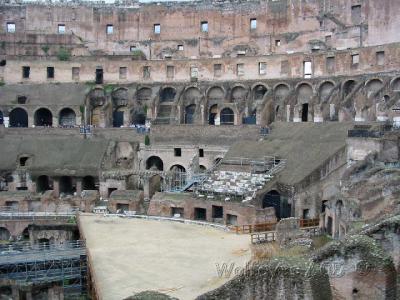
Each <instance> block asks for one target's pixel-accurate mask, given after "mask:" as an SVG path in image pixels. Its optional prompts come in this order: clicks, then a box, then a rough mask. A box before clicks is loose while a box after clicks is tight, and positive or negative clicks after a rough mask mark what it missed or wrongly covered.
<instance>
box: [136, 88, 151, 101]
mask: <svg viewBox="0 0 400 300" xmlns="http://www.w3.org/2000/svg"><path fill="white" fill-rule="evenodd" d="M151 95H152V91H151V89H150V88H141V89H140V90H138V91H137V94H136V98H137V101H138V102H139V103H141V102H146V101H149V100H151Z"/></svg>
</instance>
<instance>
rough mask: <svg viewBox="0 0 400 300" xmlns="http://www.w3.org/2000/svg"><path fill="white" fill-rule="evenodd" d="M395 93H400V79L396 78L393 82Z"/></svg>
mask: <svg viewBox="0 0 400 300" xmlns="http://www.w3.org/2000/svg"><path fill="white" fill-rule="evenodd" d="M392 90H393V92H400V78H396V79H394V80H393V82H392Z"/></svg>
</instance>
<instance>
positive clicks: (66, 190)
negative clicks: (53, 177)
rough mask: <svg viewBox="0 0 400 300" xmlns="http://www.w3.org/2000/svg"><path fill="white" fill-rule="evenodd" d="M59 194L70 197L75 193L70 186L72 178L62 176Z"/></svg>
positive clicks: (71, 185)
mask: <svg viewBox="0 0 400 300" xmlns="http://www.w3.org/2000/svg"><path fill="white" fill-rule="evenodd" d="M59 188H60V193H63V194H67V195H71V194H73V193H74V192H75V189H74V187H73V184H72V177H70V176H62V177H61V178H60V182H59Z"/></svg>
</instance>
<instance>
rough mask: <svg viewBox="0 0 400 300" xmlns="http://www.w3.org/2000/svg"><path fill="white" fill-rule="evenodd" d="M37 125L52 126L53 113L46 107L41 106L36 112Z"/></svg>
mask: <svg viewBox="0 0 400 300" xmlns="http://www.w3.org/2000/svg"><path fill="white" fill-rule="evenodd" d="M35 125H36V126H52V125H53V115H52V114H51V112H50V111H49V110H48V109H46V108H40V109H38V110H37V111H36V112H35Z"/></svg>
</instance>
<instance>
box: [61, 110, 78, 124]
mask: <svg viewBox="0 0 400 300" xmlns="http://www.w3.org/2000/svg"><path fill="white" fill-rule="evenodd" d="M59 124H60V125H61V126H69V127H73V126H75V124H76V114H75V112H74V111H73V110H72V109H70V108H64V109H63V110H61V111H60V117H59Z"/></svg>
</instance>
